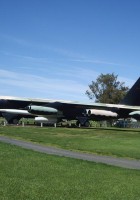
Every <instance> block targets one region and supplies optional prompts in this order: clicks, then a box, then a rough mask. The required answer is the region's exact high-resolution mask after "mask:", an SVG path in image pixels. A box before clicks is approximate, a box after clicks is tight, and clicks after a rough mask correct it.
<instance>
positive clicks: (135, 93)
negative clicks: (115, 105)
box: [120, 78, 140, 106]
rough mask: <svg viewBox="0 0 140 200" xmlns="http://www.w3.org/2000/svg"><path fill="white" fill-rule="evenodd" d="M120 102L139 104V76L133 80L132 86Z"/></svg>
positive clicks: (132, 104)
mask: <svg viewBox="0 0 140 200" xmlns="http://www.w3.org/2000/svg"><path fill="white" fill-rule="evenodd" d="M120 104H124V105H131V106H140V78H139V79H138V80H137V81H136V82H135V84H134V85H133V86H132V88H131V89H130V90H129V91H128V93H127V94H126V96H125V98H124V99H123V100H122V101H121V102H120Z"/></svg>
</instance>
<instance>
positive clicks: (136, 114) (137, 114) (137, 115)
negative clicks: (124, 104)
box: [129, 111, 140, 120]
mask: <svg viewBox="0 0 140 200" xmlns="http://www.w3.org/2000/svg"><path fill="white" fill-rule="evenodd" d="M129 116H130V117H133V118H134V119H137V120H140V111H133V112H131V113H129Z"/></svg>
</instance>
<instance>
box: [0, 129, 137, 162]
mask: <svg viewBox="0 0 140 200" xmlns="http://www.w3.org/2000/svg"><path fill="white" fill-rule="evenodd" d="M0 135H5V136H10V137H14V138H19V139H23V140H28V141H32V142H36V143H41V144H43V145H49V146H56V147H60V148H64V149H70V150H75V151H83V152H89V153H97V154H102V155H113V156H118V157H128V158H136V159H140V130H139V129H119V128H116V129H103V128H92V129H84V128H83V129H82V128H80V129H79V128H53V127H51V128H48V127H43V128H41V127H13V126H11V127H10V126H9V127H8V126H7V127H2V126H1V127H0Z"/></svg>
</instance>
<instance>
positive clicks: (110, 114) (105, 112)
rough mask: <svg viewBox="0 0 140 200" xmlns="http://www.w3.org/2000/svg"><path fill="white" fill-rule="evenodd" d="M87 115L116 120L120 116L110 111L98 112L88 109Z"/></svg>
mask: <svg viewBox="0 0 140 200" xmlns="http://www.w3.org/2000/svg"><path fill="white" fill-rule="evenodd" d="M85 114H86V115H87V116H89V117H90V116H101V117H112V118H115V117H117V116H118V114H117V113H115V112H112V111H108V110H97V109H86V110H85Z"/></svg>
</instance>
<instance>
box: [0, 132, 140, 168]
mask: <svg viewBox="0 0 140 200" xmlns="http://www.w3.org/2000/svg"><path fill="white" fill-rule="evenodd" d="M0 141H1V142H4V143H9V144H12V145H17V146H20V147H22V148H25V149H32V150H34V151H38V152H42V153H47V154H52V155H57V156H64V157H69V158H76V159H81V160H87V161H93V162H96V163H104V164H107V165H113V166H118V167H123V168H129V169H140V160H129V159H126V158H115V157H111V156H102V155H95V154H89V153H81V152H74V151H69V150H64V149H59V148H55V147H47V146H43V145H40V144H34V143H32V142H26V141H21V140H17V139H11V138H8V137H5V136H0Z"/></svg>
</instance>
